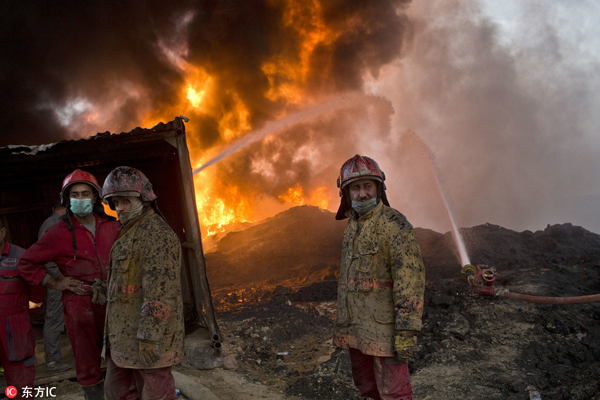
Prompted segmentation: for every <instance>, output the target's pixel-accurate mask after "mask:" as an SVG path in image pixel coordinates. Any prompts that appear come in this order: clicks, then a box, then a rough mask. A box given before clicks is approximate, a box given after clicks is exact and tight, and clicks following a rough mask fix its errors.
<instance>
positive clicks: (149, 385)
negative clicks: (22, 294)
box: [103, 167, 184, 400]
mask: <svg viewBox="0 0 600 400" xmlns="http://www.w3.org/2000/svg"><path fill="white" fill-rule="evenodd" d="M103 193H104V199H103V200H104V202H106V203H107V204H108V205H109V206H110V208H111V209H113V210H116V212H117V215H118V216H119V221H120V222H121V224H122V226H123V227H122V228H121V235H120V236H119V239H117V241H116V242H115V245H114V247H113V249H112V251H111V270H110V276H109V280H108V308H107V311H106V336H105V342H104V343H105V347H104V351H103V353H104V354H105V356H108V357H107V369H106V382H105V392H106V398H107V399H108V400H111V399H115V400H116V399H125V398H141V399H142V400H146V399H175V398H176V395H175V381H174V379H173V375H172V374H171V366H173V365H175V364H179V363H180V362H181V361H182V360H183V332H184V327H183V301H182V298H181V283H180V271H181V245H180V243H179V239H178V238H177V235H176V234H175V232H173V230H172V229H171V228H170V227H169V225H168V224H167V223H166V222H165V220H164V219H163V218H162V217H161V216H160V215H159V214H158V213H156V212H155V209H156V203H155V202H154V200H155V199H156V195H155V194H154V191H153V190H152V184H151V183H150V181H149V180H148V178H146V176H145V175H144V174H143V173H142V172H141V171H139V170H137V169H135V168H131V167H118V168H115V169H114V170H113V171H112V172H111V173H110V174H109V175H108V177H107V178H106V181H104V186H103ZM156 210H157V209H156Z"/></svg>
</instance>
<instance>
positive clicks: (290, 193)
mask: <svg viewBox="0 0 600 400" xmlns="http://www.w3.org/2000/svg"><path fill="white" fill-rule="evenodd" d="M278 198H279V200H281V201H283V202H286V203H290V204H292V205H294V206H301V205H304V204H309V205H312V206H317V207H319V208H321V209H324V210H326V209H327V207H328V206H329V198H330V197H329V194H328V193H327V188H326V187H325V186H322V187H318V188H316V189H315V190H314V191H313V192H312V193H310V195H309V196H308V197H306V196H305V195H304V190H303V189H302V186H300V184H299V183H297V184H296V186H295V187H291V188H289V189H288V190H287V192H285V193H284V194H282V195H279V196H278Z"/></svg>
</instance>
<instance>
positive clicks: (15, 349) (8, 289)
mask: <svg viewBox="0 0 600 400" xmlns="http://www.w3.org/2000/svg"><path fill="white" fill-rule="evenodd" d="M0 251H1V252H2V253H1V254H0V363H1V364H2V367H4V376H5V377H6V384H7V385H8V386H14V387H15V388H16V393H9V392H7V393H6V394H7V395H11V396H12V395H13V394H16V397H14V398H16V399H23V398H25V397H26V396H24V391H23V388H25V387H28V388H30V390H33V382H34V378H35V363H36V358H35V337H34V335H33V329H32V328H31V321H30V319H29V300H31V301H33V302H36V303H37V302H41V301H43V299H44V294H43V292H44V291H42V292H41V293H39V294H41V296H38V297H35V296H33V295H34V293H32V296H31V298H30V291H29V289H30V288H29V286H28V285H27V283H25V281H24V280H23V279H21V278H20V276H19V271H18V270H17V263H18V262H19V258H20V257H21V256H22V255H23V253H25V250H24V249H22V248H20V247H18V246H15V245H13V244H10V243H8V240H6V227H5V226H4V224H3V222H2V220H1V219H0Z"/></svg>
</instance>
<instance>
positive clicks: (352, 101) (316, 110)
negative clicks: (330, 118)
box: [193, 93, 384, 175]
mask: <svg viewBox="0 0 600 400" xmlns="http://www.w3.org/2000/svg"><path fill="white" fill-rule="evenodd" d="M377 101H384V100H383V99H382V98H380V97H374V96H369V95H366V94H363V93H348V94H343V95H341V96H339V97H336V98H334V99H331V100H329V101H326V102H324V103H321V104H318V105H316V106H312V107H308V108H305V109H304V110H301V111H298V112H295V113H292V114H290V115H288V116H286V117H284V118H282V119H280V120H277V121H274V122H271V123H270V124H268V125H267V126H265V127H264V128H262V129H259V130H258V131H253V132H250V133H248V134H247V135H245V136H244V137H243V138H241V139H240V140H237V141H235V142H234V143H232V144H231V145H229V146H228V147H227V148H226V149H225V150H223V151H222V152H221V153H220V154H219V155H218V156H216V157H213V158H211V159H210V160H209V161H207V162H206V163H205V164H204V165H202V166H200V167H199V168H197V169H195V170H194V172H193V175H196V174H197V173H199V172H200V171H202V170H203V169H205V168H208V167H209V166H211V165H213V164H214V163H216V162H218V161H220V160H222V159H223V158H225V157H228V156H230V155H231V154H233V153H235V152H237V151H239V150H241V149H243V148H244V147H246V146H248V145H250V144H252V143H255V142H257V141H259V140H261V139H263V138H265V137H267V136H269V135H271V134H273V133H277V132H282V131H284V130H286V129H287V128H289V127H291V126H294V125H296V124H298V123H300V122H306V121H310V120H312V119H314V118H316V117H318V116H319V115H321V114H324V113H325V112H327V111H334V110H338V109H340V108H345V107H351V106H354V105H358V104H361V103H365V102H370V103H374V102H377Z"/></svg>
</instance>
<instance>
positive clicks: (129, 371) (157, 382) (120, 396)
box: [104, 357, 177, 400]
mask: <svg viewBox="0 0 600 400" xmlns="http://www.w3.org/2000/svg"><path fill="white" fill-rule="evenodd" d="M104 396H105V397H106V400H135V399H141V400H174V399H177V395H176V394H175V380H174V379H173V374H171V367H165V368H159V369H133V368H121V367H119V366H117V364H115V363H114V362H113V360H112V359H111V358H110V357H107V361H106V378H105V380H104Z"/></svg>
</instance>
